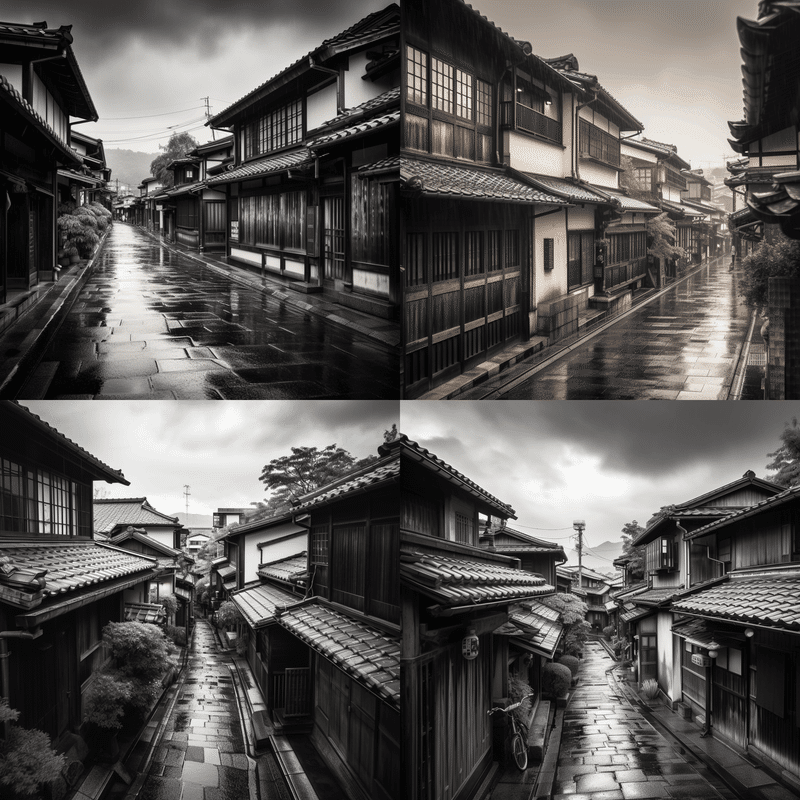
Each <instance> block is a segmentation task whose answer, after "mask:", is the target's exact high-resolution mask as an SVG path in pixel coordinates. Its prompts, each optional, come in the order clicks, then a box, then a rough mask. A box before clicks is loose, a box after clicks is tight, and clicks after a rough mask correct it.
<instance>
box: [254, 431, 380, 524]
mask: <svg viewBox="0 0 800 800" xmlns="http://www.w3.org/2000/svg"><path fill="white" fill-rule="evenodd" d="M291 451H292V452H291V455H286V456H280V457H279V458H273V459H272V461H270V462H269V463H268V464H266V465H265V466H264V469H263V470H262V472H261V477H260V480H261V482H262V483H263V484H264V487H265V488H266V489H268V490H269V491H270V497H269V500H268V501H267V502H266V503H259V504H258V507H259V513H258V514H257V515H256V516H254V517H253V519H259V518H262V517H268V516H274V515H275V514H279V513H281V512H283V511H287V510H288V509H289V508H290V507H291V502H292V499H293V498H295V497H300V496H301V495H304V494H308V493H309V492H313V491H314V490H316V489H320V488H322V487H323V486H325V485H326V484H328V483H331V482H332V481H335V480H336V479H337V478H340V477H342V476H343V475H345V474H346V473H348V472H350V471H351V470H355V469H359V468H360V467H365V466H367V465H368V464H371V463H372V462H373V461H377V457H376V456H367V458H362V459H356V458H355V457H354V456H352V455H351V454H350V453H349V452H348V451H347V450H345V449H343V448H341V447H337V446H336V445H335V444H329V445H328V446H327V447H325V448H323V449H322V450H318V449H317V448H316V447H292V448H291Z"/></svg>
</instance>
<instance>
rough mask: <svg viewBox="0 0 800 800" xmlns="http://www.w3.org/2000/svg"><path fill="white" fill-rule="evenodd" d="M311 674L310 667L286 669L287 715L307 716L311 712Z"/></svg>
mask: <svg viewBox="0 0 800 800" xmlns="http://www.w3.org/2000/svg"><path fill="white" fill-rule="evenodd" d="M309 674H310V670H309V668H308V667H294V668H288V669H287V670H286V704H285V706H284V709H285V710H284V716H285V717H305V716H308V714H310V713H311V694H310V692H309Z"/></svg>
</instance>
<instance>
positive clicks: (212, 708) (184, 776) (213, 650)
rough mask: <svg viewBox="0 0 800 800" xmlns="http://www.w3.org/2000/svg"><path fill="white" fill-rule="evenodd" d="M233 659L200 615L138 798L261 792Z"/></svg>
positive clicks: (208, 798)
mask: <svg viewBox="0 0 800 800" xmlns="http://www.w3.org/2000/svg"><path fill="white" fill-rule="evenodd" d="M229 664H230V656H227V655H225V654H224V653H221V652H218V650H217V645H216V639H215V637H214V632H213V631H212V629H211V626H210V624H209V623H208V622H207V621H206V620H198V621H197V624H196V627H195V631H194V637H193V641H192V645H191V649H190V652H189V661H188V664H187V667H186V670H187V671H186V675H185V680H184V683H183V685H182V686H181V688H180V690H179V692H178V696H177V699H176V702H175V705H174V706H173V708H172V711H171V713H170V715H169V717H168V719H167V721H166V724H165V726H164V729H163V732H162V734H161V737H160V739H159V740H158V741H157V742H156V743H155V750H154V753H153V757H152V763H151V765H150V771H149V774H148V775H147V778H146V779H145V781H144V783H143V785H142V788H141V791H140V792H139V794H138V798H137V800H240V799H241V798H249V797H253V798H255V797H257V792H256V790H255V762H254V761H253V760H252V759H250V758H248V756H247V755H246V747H245V742H244V736H243V733H242V726H241V722H240V718H239V711H238V703H237V697H236V692H235V690H234V684H233V679H232V676H231V669H230V666H229Z"/></svg>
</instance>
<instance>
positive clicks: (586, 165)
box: [579, 158, 619, 189]
mask: <svg viewBox="0 0 800 800" xmlns="http://www.w3.org/2000/svg"><path fill="white" fill-rule="evenodd" d="M579 164H580V176H581V178H582V179H583V180H585V181H588V182H589V183H594V184H596V185H597V186H607V187H608V188H609V189H618V188H619V173H618V172H617V171H616V170H615V169H611V168H610V167H604V166H603V165H602V164H596V163H595V162H593V161H586V159H583V158H581V159H580V160H579Z"/></svg>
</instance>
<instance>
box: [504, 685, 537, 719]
mask: <svg viewBox="0 0 800 800" xmlns="http://www.w3.org/2000/svg"><path fill="white" fill-rule="evenodd" d="M530 694H533V689H532V688H531V685H530V684H529V683H528V682H527V681H524V680H522V678H518V677H517V676H516V675H509V676H508V697H509V699H510V700H511V702H512V703H516V702H517V701H518V700H522V698H523V697H525V698H527V699H526V700H524V701H523V702H522V705H521V706H520V707H519V708H516V709H514V716H515V717H516V718H517V720H518V721H519V722H522V723H524V724H525V725H527V724H528V719H529V718H530V716H531V708H532V706H531V698H530V697H528V695H530Z"/></svg>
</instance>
